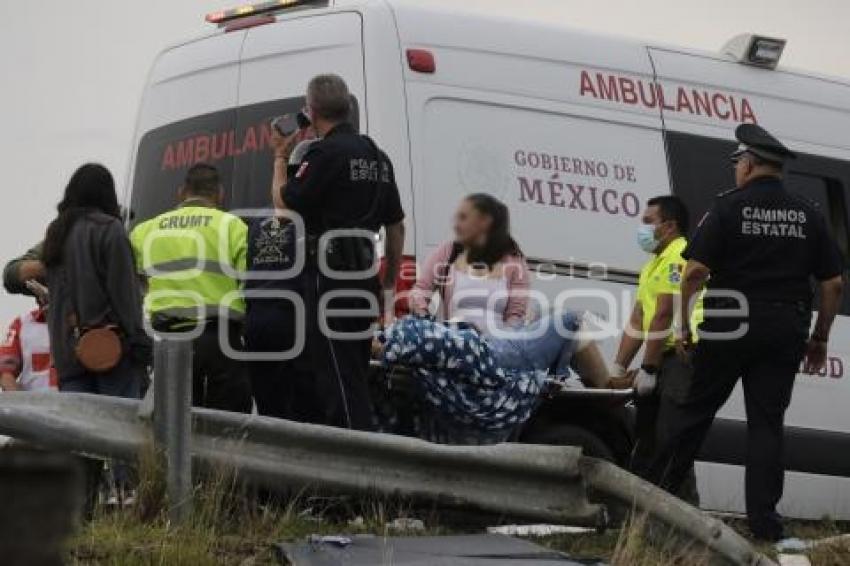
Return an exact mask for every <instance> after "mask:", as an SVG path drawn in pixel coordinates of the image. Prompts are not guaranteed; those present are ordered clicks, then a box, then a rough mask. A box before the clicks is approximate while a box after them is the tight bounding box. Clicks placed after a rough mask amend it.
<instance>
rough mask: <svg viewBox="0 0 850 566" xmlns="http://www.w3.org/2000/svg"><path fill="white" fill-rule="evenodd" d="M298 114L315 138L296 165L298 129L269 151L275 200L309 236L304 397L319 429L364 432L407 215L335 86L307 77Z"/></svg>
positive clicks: (389, 172) (384, 161)
mask: <svg viewBox="0 0 850 566" xmlns="http://www.w3.org/2000/svg"><path fill="white" fill-rule="evenodd" d="M304 114H305V117H306V118H307V119H308V120H309V122H310V127H312V129H313V130H314V131H315V134H316V136H317V137H318V138H319V139H318V140H317V141H315V142H313V143H312V144H311V145H310V147H309V149H308V150H307V151H306V153H305V154H304V156H303V158H302V159H301V160H300V161H298V162H296V163H294V164H292V165H290V156H291V153H292V150H293V148H294V147H295V145H296V142H297V141H299V140H300V139H303V137H304V136H303V130H298V131H296V132H295V133H294V134H291V135H290V136H289V137H284V136H283V135H282V133H281V132H280V131H275V132H274V133H273V140H272V143H273V145H274V148H275V181H276V186H278V187H280V189H279V190H280V191H281V200H282V202H283V204H284V205H285V206H286V208H287V209H289V210H291V211H293V212H295V213H297V214H299V215H300V216H301V217H302V218H303V220H304V225H305V229H306V236H307V261H306V268H305V270H306V272H305V276H304V278H303V289H304V292H303V297H304V300H305V303H306V308H307V316H306V328H305V329H304V331H305V332H306V352H305V353H306V355H307V356H308V359H309V360H310V361H311V365H312V367H313V369H314V372H315V375H314V376H313V383H312V384H311V385H312V387H311V390H312V391H313V394H314V401H315V402H317V403H318V404H319V405H320V406H321V408H322V411H321V412H322V413H323V416H322V418H321V420H322V421H323V422H322V423H321V424H326V425H331V426H339V427H345V428H352V429H358V430H370V429H372V428H373V424H372V408H371V403H370V400H369V391H368V384H367V372H368V369H369V357H370V347H371V339H372V332H371V324H372V323H373V322H374V321H375V320H376V319H377V318H378V317H379V315H380V308H379V304H380V302H381V297H382V295H383V294H384V292H391V291H392V289H393V287H394V285H395V279H396V275H397V273H398V266H399V263H400V261H401V254H402V251H403V246H404V224H403V222H404V211H403V210H402V207H401V199H400V197H399V192H398V187H397V186H396V183H395V176H394V173H393V167H392V163H391V162H390V160H389V158H388V157H387V155H386V154H385V153H384V152H382V151H381V150H380V149H379V148H378V147H377V145H376V144H375V142H373V141H372V140H371V139H369V138H368V137H366V136H362V135H360V134H359V133H358V132H357V130H356V129H355V128H354V126H352V125H351V123H350V122H349V117H350V114H351V95H350V94H349V91H348V87H347V86H346V84H345V82H344V81H343V79H342V78H340V77H339V76H336V75H320V76H317V77H315V78H313V79H312V80H311V81H310V83H309V85H308V87H307V107H306V109H305V112H304ZM304 121H305V122H306V120H304ZM381 228H384V229H385V231H386V241H385V253H386V259H387V269H386V271H385V275H384V277H383V280H382V281H379V279H378V275H377V272H378V269H377V267H378V257H377V251H376V249H375V245H376V242H377V240H378V232H379V231H380V230H381ZM299 330H300V329H299Z"/></svg>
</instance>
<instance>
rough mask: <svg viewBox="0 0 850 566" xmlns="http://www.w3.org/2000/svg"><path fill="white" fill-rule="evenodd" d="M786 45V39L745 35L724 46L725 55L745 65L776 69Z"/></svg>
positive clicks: (751, 34)
mask: <svg viewBox="0 0 850 566" xmlns="http://www.w3.org/2000/svg"><path fill="white" fill-rule="evenodd" d="M786 44H787V41H786V40H784V39H780V38H776V37H767V36H764V35H756V34H753V33H743V34H741V35H738V36H735V37H733V38H732V39H731V40H730V41H729V42H728V43H727V44H726V45H725V46H723V54H724V55H727V56H729V57H731V58H732V59H734V60H735V61H737V62H738V63H742V64H744V65H752V66H754V67H762V68H764V69H775V68H776V66H777V65H779V60H780V59H781V58H782V53H783V51H785V45H786Z"/></svg>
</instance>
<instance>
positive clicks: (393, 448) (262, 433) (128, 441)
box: [0, 393, 773, 566]
mask: <svg viewBox="0 0 850 566" xmlns="http://www.w3.org/2000/svg"><path fill="white" fill-rule="evenodd" d="M139 408H140V402H138V401H130V400H125V399H115V398H109V397H102V396H92V395H83V394H55V393H15V394H10V395H0V434H8V435H10V436H13V437H17V438H21V439H23V440H27V441H30V442H33V443H35V444H38V445H42V446H45V447H48V448H53V449H59V450H67V451H73V452H82V453H88V454H92V455H98V456H103V457H115V458H123V459H128V460H129V459H133V458H135V457H136V456H137V454H139V452H140V451H141V450H142V448H143V446H144V444H145V443H146V442H147V441H148V440H147V439H148V438H149V437H150V432H149V430H148V428H147V425H146V423H145V421H144V420H143V419H140V418H139V417H138V413H139ZM192 421H193V432H192V438H191V453H192V458H193V460H194V461H195V463H196V464H201V465H204V466H213V467H218V466H225V467H232V468H233V469H234V470H235V471H237V472H238V474H239V476H240V477H241V478H245V479H247V480H250V481H254V482H257V483H260V484H262V485H264V486H266V487H269V488H272V489H283V490H290V489H293V488H298V487H316V488H322V489H327V490H333V491H340V492H349V493H350V492H354V493H371V494H384V495H402V496H407V497H413V498H426V499H429V500H436V501H437V502H439V503H442V504H446V505H451V506H463V507H469V508H474V509H479V510H483V511H489V512H494V513H499V514H503V515H508V516H512V517H516V518H524V519H530V520H535V521H547V522H553V523H566V524H576V525H590V526H596V525H599V524H600V522H601V521H602V520H603V519H604V508H603V507H602V506H600V505H596V504H593V503H590V502H589V501H588V498H587V488H592V489H594V490H595V491H596V492H597V493H599V494H602V495H605V496H609V497H612V498H615V499H617V500H619V501H620V502H622V503H623V504H625V505H627V506H629V507H634V508H635V509H636V510H638V512H646V513H647V514H648V515H649V516H650V517H651V518H654V519H658V520H660V521H662V522H664V523H666V524H668V525H670V526H671V527H673V528H674V529H677V530H678V531H679V532H680V533H681V534H683V535H685V536H686V537H687V538H688V539H691V540H694V541H698V542H700V543H702V544H704V545H705V546H706V547H707V548H708V549H710V550H711V551H712V552H713V554H714V556H715V557H716V558H718V560H719V562H720V563H724V564H735V565H750V566H756V565H760V566H761V565H764V566H767V565H770V564H773V563H772V562H771V561H769V560H768V559H767V558H765V557H764V556H762V555H761V554H759V553H757V552H756V551H755V550H754V549H753V548H752V547H751V546H750V545H749V544H748V543H747V541H746V540H745V539H744V538H743V537H741V536H740V535H738V534H737V533H735V532H734V531H733V530H732V529H731V528H729V527H728V526H726V525H725V524H723V523H722V522H721V521H719V520H716V519H713V518H711V517H709V516H708V515H706V514H704V513H702V512H701V511H699V510H698V509H696V508H693V507H691V506H689V505H688V504H686V503H684V502H682V501H679V500H678V499H676V498H675V497H673V496H671V495H669V494H667V493H665V492H663V491H661V490H659V489H658V488H656V487H655V486H652V485H650V484H648V483H647V482H644V481H643V480H641V479H639V478H637V477H635V476H633V475H631V474H629V473H628V472H626V471H624V470H622V469H620V468H618V467H616V466H615V465H614V464H611V463H609V462H604V461H601V460H596V459H593V458H587V457H584V456H582V455H581V451H580V449H578V448H570V447H556V446H530V445H519V444H503V445H497V446H483V447H477V446H475V447H473V446H444V445H436V444H430V443H427V442H423V441H420V440H416V439H410V438H404V437H397V436H391V435H384V434H373V433H364V432H357V431H348V430H341V429H335V428H329V427H321V426H314V425H305V424H298V423H292V422H287V421H280V420H276V419H268V418H263V417H258V416H252V415H240V414H233V413H225V412H220V411H211V410H204V409H192Z"/></svg>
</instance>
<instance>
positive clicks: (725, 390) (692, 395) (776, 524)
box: [649, 304, 811, 540]
mask: <svg viewBox="0 0 850 566" xmlns="http://www.w3.org/2000/svg"><path fill="white" fill-rule="evenodd" d="M810 319H811V312H809V311H807V310H806V309H804V308H802V307H800V306H795V305H781V304H751V305H750V317H749V319H748V320H746V321H741V320H732V319H709V320H706V322H705V323H703V325H702V326H701V327H700V335H701V337H702V339H701V340H700V342H699V343H698V345H697V346H696V350H695V352H694V356H693V365H694V375H693V382H692V384H691V387H690V389H689V391H688V394H687V395H686V398H685V400H684V402H683V403H681V404H677V405H675V406H673V407H672V410H671V411H670V418H669V423H670V424H669V428H668V429H667V430H666V431H665V432H664V433H663V434H662V440H661V443H660V446H659V450H658V456H657V458H656V459H655V460H654V462H653V465H652V467H651V469H650V474H649V477H650V479H651V480H652V481H654V482H656V483H658V484H659V485H661V486H662V487H664V488H665V489H667V490H668V491H671V492H673V493H676V492H677V491H678V490H679V489H680V488H681V486H682V484H683V482H684V480H685V478H686V476H687V473H688V470H689V469H690V468H691V466H693V463H694V460H695V459H696V456H697V454H698V453H699V450H700V449H701V447H702V444H703V441H704V440H705V437H706V435H707V434H708V431H709V429H710V427H711V424H712V422H713V421H714V417H715V415H716V414H717V412H718V411H719V410H720V408H721V407H722V406H723V405H724V404H725V403H726V400H727V399H728V398H729V396H730V395H731V393H732V391H733V389H734V388H735V385H736V384H737V382H738V379H742V382H743V388H744V398H745V402H746V410H747V457H746V504H747V516H748V518H749V522H750V529H751V530H752V532H753V534H754V535H756V536H757V537H760V538H765V539H771V540H773V539H778V538H781V536H782V534H783V529H782V522H781V518H780V517H779V516H778V514H777V513H776V505H777V504H778V503H779V500H780V499H781V498H782V492H783V488H784V479H785V471H784V461H783V459H784V455H783V435H784V434H783V432H784V431H783V429H784V420H785V411H786V409H787V408H788V405H789V404H790V402H791V393H792V390H793V387H794V379H795V376H796V374H797V371H798V369H799V365H800V361H801V360H802V356H803V354H804V351H805V344H806V338H807V335H808V330H809V324H810ZM741 322H747V323H748V324H749V329H748V331H747V333H746V334H745V335H744V336H743V337H742V338H738V339H736V340H719V339H709V338H706V337H704V334H705V332H706V331H707V332H728V331H730V330H733V329H734V328H737V327H738V325H739V324H740V323H741Z"/></svg>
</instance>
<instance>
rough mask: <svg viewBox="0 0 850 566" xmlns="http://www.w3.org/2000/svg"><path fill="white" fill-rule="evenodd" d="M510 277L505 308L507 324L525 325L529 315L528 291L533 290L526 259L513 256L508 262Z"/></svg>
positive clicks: (506, 267) (507, 273)
mask: <svg viewBox="0 0 850 566" xmlns="http://www.w3.org/2000/svg"><path fill="white" fill-rule="evenodd" d="M505 270H506V275H507V277H508V304H507V306H506V307H505V322H507V323H520V324H521V323H524V322H525V317H526V315H527V314H528V301H529V296H528V291H529V290H530V289H531V273H530V272H529V271H528V264H527V263H526V262H525V258H523V257H518V256H513V257H511V258H510V259H509V260H507V261H506V264H505Z"/></svg>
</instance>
